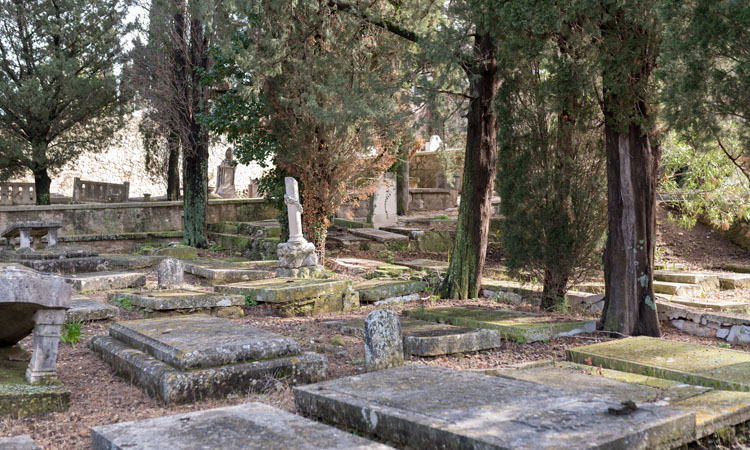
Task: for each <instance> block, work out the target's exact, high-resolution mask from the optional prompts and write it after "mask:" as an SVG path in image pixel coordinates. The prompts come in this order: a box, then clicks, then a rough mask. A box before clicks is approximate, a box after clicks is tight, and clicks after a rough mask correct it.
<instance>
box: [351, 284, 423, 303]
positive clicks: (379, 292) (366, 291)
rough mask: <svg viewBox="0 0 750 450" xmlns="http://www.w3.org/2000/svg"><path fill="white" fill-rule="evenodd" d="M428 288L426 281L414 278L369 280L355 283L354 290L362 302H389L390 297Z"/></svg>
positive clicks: (414, 292)
mask: <svg viewBox="0 0 750 450" xmlns="http://www.w3.org/2000/svg"><path fill="white" fill-rule="evenodd" d="M426 289H427V284H426V283H424V282H423V281H413V280H367V281H358V282H355V283H354V290H355V291H357V293H358V294H359V301H360V302H362V303H376V302H380V301H385V302H388V300H389V299H395V298H398V297H404V296H408V295H412V294H419V293H421V292H424V291H425V290H426Z"/></svg>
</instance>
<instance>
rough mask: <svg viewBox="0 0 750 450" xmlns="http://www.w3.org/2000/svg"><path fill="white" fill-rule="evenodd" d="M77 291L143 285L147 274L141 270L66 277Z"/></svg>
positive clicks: (78, 274)
mask: <svg viewBox="0 0 750 450" xmlns="http://www.w3.org/2000/svg"><path fill="white" fill-rule="evenodd" d="M64 278H65V281H66V282H68V283H70V284H71V285H73V290H74V291H76V292H96V291H111V290H115V289H128V288H135V287H141V286H144V285H145V284H146V274H144V273H141V272H106V271H105V272H90V273H77V274H72V275H67V276H65V277H64Z"/></svg>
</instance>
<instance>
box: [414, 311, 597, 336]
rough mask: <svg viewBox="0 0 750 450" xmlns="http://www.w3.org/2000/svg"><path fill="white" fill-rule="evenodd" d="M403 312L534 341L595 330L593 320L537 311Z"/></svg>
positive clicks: (423, 318)
mask: <svg viewBox="0 0 750 450" xmlns="http://www.w3.org/2000/svg"><path fill="white" fill-rule="evenodd" d="M403 314H404V315H406V316H409V317H413V318H415V319H421V320H426V321H430V322H438V323H447V324H451V325H456V326H460V327H467V328H478V329H479V328H480V329H488V330H496V331H498V332H499V333H500V335H501V336H502V337H503V338H505V339H510V340H515V341H522V342H536V341H542V340H545V339H551V338H555V337H562V336H573V335H575V334H579V333H591V332H593V331H594V330H596V321H594V320H568V321H550V319H549V318H547V317H545V316H541V315H538V314H532V313H525V312H520V311H512V310H508V309H489V308H461V307H455V308H424V309H422V308H420V309H409V310H405V311H404V312H403Z"/></svg>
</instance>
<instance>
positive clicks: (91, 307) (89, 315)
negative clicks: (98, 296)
mask: <svg viewBox="0 0 750 450" xmlns="http://www.w3.org/2000/svg"><path fill="white" fill-rule="evenodd" d="M119 315H120V310H119V309H117V307H116V306H112V305H109V304H106V303H102V302H98V301H96V300H91V299H88V298H86V297H72V298H71V300H70V309H69V310H67V311H65V321H66V322H74V321H77V320H80V321H82V322H89V321H92V320H106V319H112V318H115V317H117V316H119Z"/></svg>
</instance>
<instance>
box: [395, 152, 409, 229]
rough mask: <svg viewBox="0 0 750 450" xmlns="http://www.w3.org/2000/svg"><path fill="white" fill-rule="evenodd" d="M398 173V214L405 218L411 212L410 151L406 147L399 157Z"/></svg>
mask: <svg viewBox="0 0 750 450" xmlns="http://www.w3.org/2000/svg"><path fill="white" fill-rule="evenodd" d="M398 158H399V161H398V164H399V166H398V171H397V172H396V214H397V215H400V216H403V215H406V214H407V213H408V212H409V149H408V148H406V147H404V148H402V149H401V151H400V152H399V155H398Z"/></svg>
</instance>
